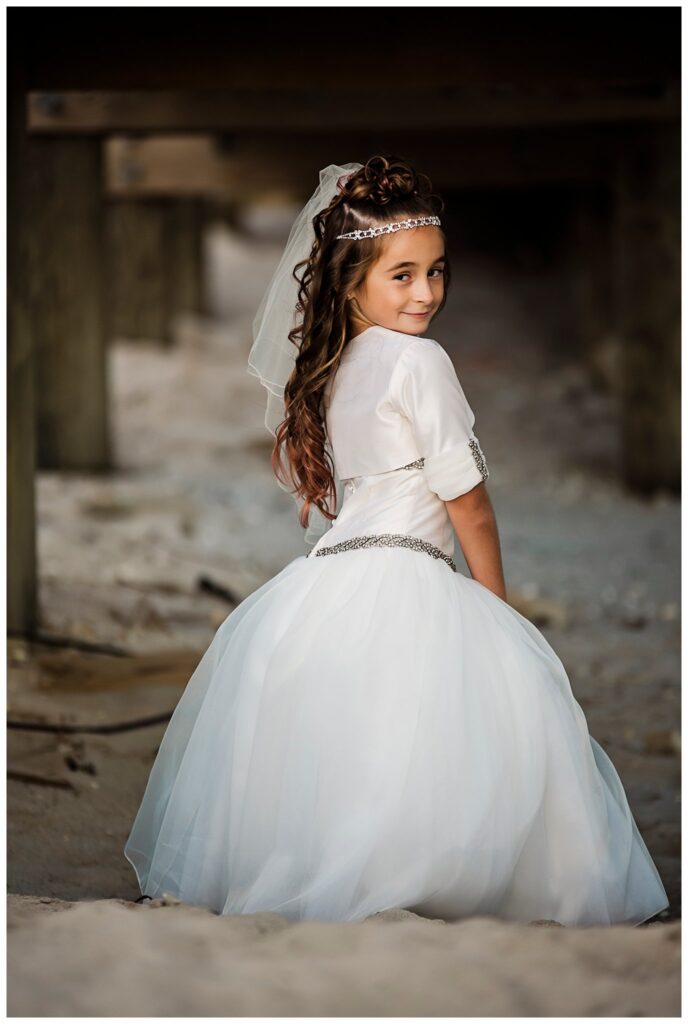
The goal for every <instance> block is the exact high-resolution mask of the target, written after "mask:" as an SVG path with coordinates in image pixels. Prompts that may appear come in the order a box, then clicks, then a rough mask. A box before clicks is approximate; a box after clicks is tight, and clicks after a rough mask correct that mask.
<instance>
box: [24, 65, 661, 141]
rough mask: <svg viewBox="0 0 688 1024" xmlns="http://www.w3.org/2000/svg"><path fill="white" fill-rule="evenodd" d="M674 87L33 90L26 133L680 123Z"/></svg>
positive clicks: (628, 83) (578, 83) (583, 83)
mask: <svg viewBox="0 0 688 1024" xmlns="http://www.w3.org/2000/svg"><path fill="white" fill-rule="evenodd" d="M680 98H681V90H680V79H673V80H667V81H659V82H656V81H653V82H647V81H645V80H630V81H626V82H620V83H617V82H614V83H605V82H586V81H585V80H584V79H581V80H579V81H576V82H572V83H569V84H567V85H566V86H565V87H561V86H558V85H557V84H556V83H549V82H544V83H539V84H535V85H528V84H525V85H519V84H511V83H506V84H502V85H501V86H500V85H499V84H489V83H488V84H487V85H476V86H473V85H465V86H451V85H442V84H440V83H436V84H434V85H430V86H425V85H423V86H420V87H419V86H416V87H415V88H408V87H404V86H399V87H395V88H390V87H389V86H387V87H383V88H376V89H374V90H371V89H370V86H369V84H368V83H365V82H361V83H360V84H357V83H356V82H355V81H354V80H352V81H351V82H349V83H347V86H346V88H341V89H334V88H327V89H322V90H320V89H285V88H275V89H261V90H258V89H245V88H237V89H231V90H218V91H210V92H204V91H195V90H185V91H180V90H164V89H158V90H150V91H145V92H139V91H134V90H129V91H121V92H81V91H71V90H65V91H55V92H30V93H29V94H28V96H27V121H28V126H29V131H30V132H31V133H35V134H42V135H46V134H47V135H55V134H58V135H65V134H78V135H107V134H110V133H112V132H123V131H127V132H199V131H200V132H214V131H226V132H251V131H260V132H284V131H308V132H328V133H329V132H332V131H333V130H336V131H361V130H368V131H379V130H388V131H393V130H395V129H397V130H403V131H406V132H409V131H429V130H433V131H438V130H443V131H448V130H452V129H459V128H466V127H478V126H481V127H487V126H493V127H494V126H510V127H517V126H523V127H525V126H527V125H556V124H571V125H573V124H589V123H596V122H597V123H605V124H609V123H619V122H628V121H658V120H659V121H664V120H670V119H674V118H678V117H679V116H680Z"/></svg>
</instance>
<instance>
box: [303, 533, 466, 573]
mask: <svg viewBox="0 0 688 1024" xmlns="http://www.w3.org/2000/svg"><path fill="white" fill-rule="evenodd" d="M370 547H386V548H387V547H402V548H412V549H413V550H414V551H424V552H425V553H426V554H428V555H431V556H432V557H433V558H441V559H442V561H443V562H446V563H447V565H448V566H449V568H450V569H451V570H452V572H456V571H457V570H456V565H455V563H454V560H453V559H452V558H450V557H449V555H445V553H444V551H442V550H441V549H440V548H438V547H436V546H435V545H434V544H431V543H430V541H427V540H423V539H422V538H421V537H411V536H410V535H409V534H407V533H373V534H363V535H361V536H359V537H351V538H350V539H349V540H342V541H339V543H338V544H332V545H331V546H330V547H323V548H318V549H317V550H316V551H312V552H310V554H309V555H308V556H307V557H308V558H310V557H311V556H315V557H316V558H317V557H319V556H321V555H334V554H337V553H338V552H340V551H351V550H352V549H353V548H370Z"/></svg>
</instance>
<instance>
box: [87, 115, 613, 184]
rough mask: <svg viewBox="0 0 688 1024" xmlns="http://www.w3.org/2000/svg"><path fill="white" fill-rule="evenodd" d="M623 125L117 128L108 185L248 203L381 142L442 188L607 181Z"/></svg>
mask: <svg viewBox="0 0 688 1024" xmlns="http://www.w3.org/2000/svg"><path fill="white" fill-rule="evenodd" d="M624 130H625V129H624V128H623V127H619V126H617V127H615V128H612V127H610V126H602V125H591V126H588V125H577V126H574V127H548V128H528V129H484V130H480V131H474V130H469V129H466V130H464V131H461V132H457V133H450V134H448V135H447V134H446V133H435V132H430V133H406V132H391V131H386V132H384V133H383V134H377V133H375V134H373V133H365V132H356V133H335V134H333V135H332V136H327V137H324V138H323V137H322V136H315V135H313V136H311V135H308V134H296V135H295V134H293V133H290V134H281V135H274V134H270V135H267V136H262V135H247V136H245V137H242V138H241V139H240V140H236V142H235V144H234V145H231V146H228V147H227V149H226V150H225V149H224V148H223V146H222V145H221V142H222V139H220V144H219V145H218V143H217V140H211V139H210V138H209V137H207V136H185V135H171V136H167V135H163V136H155V137H153V138H144V139H131V138H129V137H121V136H113V137H112V138H110V139H108V140H106V141H105V142H104V143H103V147H104V153H103V161H104V188H105V191H106V194H107V195H108V196H110V197H113V198H114V197H117V198H131V199H145V198H152V199H155V198H161V197H167V198H172V197H182V196H194V195H197V196H203V195H205V196H215V197H216V198H218V199H223V198H230V199H231V200H232V201H235V202H245V201H252V200H254V199H255V198H261V197H263V196H264V195H265V193H268V192H272V191H275V190H286V191H287V192H288V193H289V194H290V195H292V196H296V197H298V196H299V195H301V194H303V192H304V189H307V188H308V187H309V185H310V184H311V183H312V181H313V176H314V175H316V174H317V170H318V168H320V167H324V166H325V165H326V164H328V163H330V162H332V159H333V154H334V156H335V159H338V160H340V161H343V162H346V161H348V160H356V159H358V160H360V161H362V160H364V159H366V158H367V157H368V156H370V155H372V154H373V153H375V152H377V151H379V147H380V146H383V151H387V152H396V153H399V154H401V155H403V156H405V157H406V158H407V159H409V160H411V162H412V163H413V162H416V161H417V162H418V164H419V166H422V167H423V170H424V171H426V173H428V174H429V175H430V177H431V178H432V181H433V185H434V186H435V188H437V189H455V188H466V187H469V188H470V187H493V188H498V187H503V186H513V185H519V186H521V185H537V184H540V183H543V184H544V183H550V184H552V183H557V182H558V183H561V184H570V185H576V184H594V183H602V182H606V181H608V178H609V175H610V169H611V167H612V166H613V161H614V154H615V151H616V149H617V148H618V146H619V144H620V136H622V135H623V132H624ZM285 153H288V154H289V159H288V160H287V159H285V158H284V155H283V154H285ZM280 154H282V155H281V156H280ZM304 198H305V196H304Z"/></svg>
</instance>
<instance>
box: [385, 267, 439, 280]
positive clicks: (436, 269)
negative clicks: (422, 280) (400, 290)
mask: <svg viewBox="0 0 688 1024" xmlns="http://www.w3.org/2000/svg"><path fill="white" fill-rule="evenodd" d="M430 273H433V271H430ZM434 273H437V274H444V270H443V269H442V267H435V268H434ZM409 276H410V275H409V274H407V273H406V272H404V273H403V274H397V275H396V277H395V278H394V280H395V281H400V280H401V279H402V277H409Z"/></svg>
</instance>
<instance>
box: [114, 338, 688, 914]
mask: <svg viewBox="0 0 688 1024" xmlns="http://www.w3.org/2000/svg"><path fill="white" fill-rule="evenodd" d="M325 413H326V428H327V437H328V445H329V446H330V451H331V453H332V457H333V460H334V467H335V475H336V478H337V480H338V484H339V488H340V489H339V490H338V495H340V498H338V503H341V507H340V508H339V509H338V510H335V511H338V514H337V518H336V520H334V521H333V522H332V524H331V526H330V527H329V529H326V530H323V531H322V532H321V533H320V535H319V537H318V539H317V541H316V542H315V543H314V545H313V546H312V548H311V549H310V551H309V553H308V555H300V556H298V557H296V558H295V559H294V560H292V561H291V562H289V563H288V564H287V565H286V566H285V567H284V569H282V570H281V571H280V572H279V573H278V574H277V575H276V576H274V577H273V578H271V579H270V580H268V581H267V582H266V583H265V584H263V585H262V586H260V587H259V588H258V589H257V590H256V591H254V592H253V593H252V594H250V595H249V596H248V597H247V598H245V599H244V600H243V601H242V602H241V603H240V604H239V605H238V606H237V607H236V608H235V609H234V610H233V611H232V612H231V613H230V614H229V615H228V616H227V618H226V619H225V621H224V622H223V623H222V625H221V626H220V627H219V628H218V630H217V632H216V633H215V635H214V637H213V639H212V641H211V643H210V645H209V647H208V648H207V650H206V652H205V653H204V655H203V657H202V659H201V661H200V662H199V664H198V666H197V668H196V670H195V672H194V673H193V675H192V677H191V679H190V680H189V682H188V684H187V686H186V689H185V690H184V692H183V694H182V696H181V698H180V700H179V702H178V704H177V706H176V709H175V711H174V714H173V715H172V718H171V719H170V721H169V723H168V726H167V729H166V732H165V734H164V736H163V739H162V742H161V744H160V747H159V750H158V753H157V757H156V759H155V762H154V764H153V767H152V769H151V772H150V776H149V779H148V783H147V786H146V789H145V792H144V795H143V799H142V802H141V805H140V807H139V810H138V813H137V815H136V818H135V820H134V823H133V826H132V829H131V833H130V836H129V838H128V840H127V843H126V846H125V848H124V852H125V856H126V857H127V859H128V860H129V861H130V862H131V864H132V865H133V867H134V869H135V870H136V874H137V879H138V883H139V887H140V889H141V893H142V894H144V895H148V896H150V897H156V896H159V895H161V894H163V893H170V894H173V895H175V896H177V897H178V898H180V899H181V900H183V901H185V902H187V903H191V904H196V905H202V906H205V907H207V908H210V909H212V910H214V911H215V912H217V913H219V914H248V913H253V912H257V911H275V912H277V913H279V914H282V915H284V916H285V917H287V918H290V919H292V920H301V919H316V920H322V921H358V920H362V919H364V918H365V917H367V916H368V915H370V914H373V913H375V912H377V911H381V910H384V909H388V908H392V907H399V908H406V909H408V910H411V911H414V912H416V913H418V914H420V915H423V916H427V917H439V918H443V919H445V920H457V919H461V918H465V917H469V916H475V915H493V916H496V917H499V918H504V919H510V920H514V921H526V922H527V921H532V920H536V919H543V918H546V919H551V920H555V921H558V922H560V923H561V924H563V925H610V924H615V923H620V922H630V923H633V924H640V923H641V922H643V921H645V920H647V919H649V918H650V917H653V916H654V915H655V914H657V913H658V912H659V911H661V910H662V909H664V908H665V907H667V906H668V902H669V901H668V899H667V894H666V892H665V890H664V887H663V885H662V881H661V879H660V876H659V873H658V871H657V868H656V866H655V864H654V863H653V860H652V858H651V856H650V854H649V851H648V849H647V847H646V845H645V843H644V841H643V839H642V837H641V835H640V833H639V831H638V828H637V825H636V823H635V821H634V818H633V815H632V812H631V810H630V807H629V804H628V801H627V798H626V795H625V792H624V789H623V786H622V784H621V781H620V779H619V776H618V774H617V772H616V770H615V768H614V766H613V764H612V762H611V761H610V759H609V758H608V756H607V755H606V754H605V752H604V751H603V749H602V747H601V746H600V745H599V744H598V743H597V742H596V741H595V740H594V739H593V738H592V737H591V736H590V735H589V732H588V727H587V723H586V718H585V715H584V713H583V711H582V709H581V707H580V705H579V704H578V703H577V701H576V700H575V698H574V696H573V694H572V691H571V686H570V684H569V680H568V677H567V675H566V672H565V670H564V667H563V664H562V662H561V661H560V659H559V658H558V657H557V655H556V654H555V652H554V650H553V649H552V647H551V646H550V645H549V643H548V642H547V641H546V640H545V638H544V637H543V635H542V634H541V633H540V632H539V630H538V629H537V628H536V627H535V626H534V625H533V624H532V623H531V622H530V621H529V620H528V619H526V618H525V617H524V616H522V615H521V614H520V613H519V612H517V611H516V610H515V609H514V608H512V607H511V606H510V605H509V604H507V603H506V602H505V601H503V600H502V599H501V598H500V597H498V596H497V595H495V594H494V593H493V592H492V591H491V590H489V589H488V588H487V587H485V586H483V585H482V584H481V583H479V582H478V581H476V580H473V579H472V578H470V577H468V576H466V575H464V574H462V573H461V572H458V571H457V568H456V565H455V564H454V561H453V554H454V535H453V530H452V526H451V522H450V520H449V516H448V513H447V509H446V506H445V504H444V502H445V501H447V500H449V499H451V498H454V497H456V496H458V495H460V494H463V493H465V492H467V491H469V490H470V489H471V488H473V487H475V486H476V485H478V484H480V483H481V482H482V481H484V480H485V479H486V478H487V476H488V469H487V464H486V461H485V457H484V455H483V453H482V451H481V448H480V445H479V443H478V440H477V438H476V436H475V434H474V433H473V429H472V428H473V424H474V422H475V418H474V415H473V412H472V410H471V408H470V406H469V404H468V402H467V400H466V397H465V395H464V393H463V390H462V388H461V384H460V382H459V380H458V378H457V376H456V373H455V370H454V367H453V364H452V362H451V360H450V358H449V356H448V355H447V353H446V352H445V350H444V349H443V348H442V346H441V345H440V344H439V343H438V342H436V341H434V340H432V339H430V338H418V337H415V336H412V335H407V334H404V333H401V332H397V331H393V330H389V329H387V328H382V327H377V326H375V327H371V328H369V329H368V330H366V331H364V332H363V333H362V334H359V335H358V336H357V337H355V338H353V339H352V340H351V342H350V343H349V345H348V346H347V348H346V349H345V352H344V354H343V357H342V360H341V363H340V365H339V368H338V370H337V373H336V375H335V376H334V378H332V379H331V380H330V382H329V383H328V388H327V389H326V393H325ZM323 521H324V522H330V521H327V520H323Z"/></svg>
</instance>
